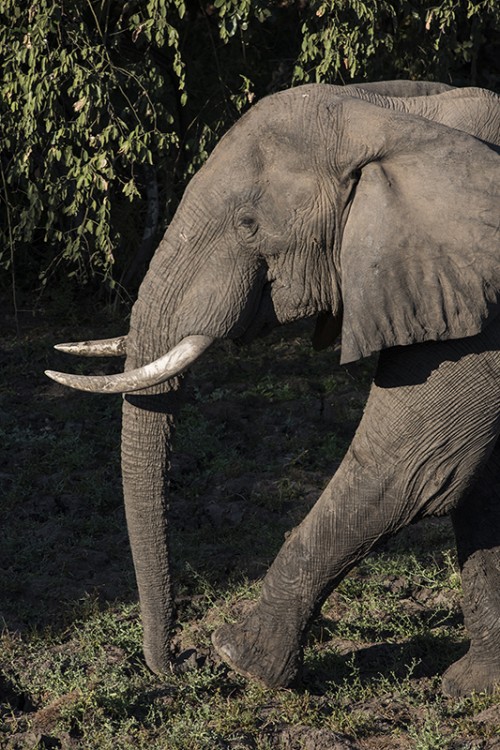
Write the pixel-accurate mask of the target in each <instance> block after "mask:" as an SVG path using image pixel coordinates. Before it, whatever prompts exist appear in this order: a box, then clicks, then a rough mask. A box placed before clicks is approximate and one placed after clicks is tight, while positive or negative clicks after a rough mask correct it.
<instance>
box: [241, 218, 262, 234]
mask: <svg viewBox="0 0 500 750" xmlns="http://www.w3.org/2000/svg"><path fill="white" fill-rule="evenodd" d="M238 227H239V228H240V229H241V230H243V232H245V234H247V235H250V236H253V235H254V234H255V233H256V231H257V229H258V228H259V225H258V224H257V220H256V219H255V217H254V216H252V215H251V214H243V216H240V217H239V219H238Z"/></svg>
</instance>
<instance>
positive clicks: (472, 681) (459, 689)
mask: <svg viewBox="0 0 500 750" xmlns="http://www.w3.org/2000/svg"><path fill="white" fill-rule="evenodd" d="M495 687H500V658H499V657H495V658H492V659H491V660H490V661H487V662H485V661H484V660H481V661H479V660H477V659H474V657H473V656H472V655H471V652H470V651H469V652H468V653H467V654H465V656H463V657H462V658H461V659H459V660H458V661H456V662H455V663H454V664H452V665H451V666H450V667H448V669H447V670H446V672H445V673H444V675H443V681H442V690H443V693H444V694H445V695H447V696H449V697H450V698H463V697H465V696H468V695H470V694H471V693H490V694H491V693H493V691H494V690H495Z"/></svg>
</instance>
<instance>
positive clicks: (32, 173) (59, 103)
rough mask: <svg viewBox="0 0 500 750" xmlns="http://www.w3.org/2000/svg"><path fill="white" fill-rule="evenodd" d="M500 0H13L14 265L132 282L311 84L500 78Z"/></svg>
mask: <svg viewBox="0 0 500 750" xmlns="http://www.w3.org/2000/svg"><path fill="white" fill-rule="evenodd" d="M499 40H500V7H499V6H498V3H497V0H481V1H480V2H479V1H475V2H474V1H473V0H434V3H433V2H431V0H413V2H410V1H409V0H380V2H376V3H371V2H368V0H365V2H362V1H361V0H342V1H339V0H324V1H321V0H295V1H294V0H281V1H280V2H271V0H256V1H254V2H251V0H212V2H207V0H147V1H146V0H127V1H126V2H124V1H123V0H84V1H83V2H82V1H81V0H65V1H64V2H63V1H62V0H37V1H35V0H30V1H29V2H28V0H4V2H3V3H2V6H1V8H0V49H2V50H3V76H2V79H1V82H0V107H1V112H0V122H1V145H0V148H1V161H0V170H1V172H0V212H1V222H0V232H1V244H0V271H1V273H2V278H3V279H4V281H5V283H10V284H13V285H14V286H17V287H21V288H37V287H43V286H44V285H45V284H46V283H47V281H48V280H49V279H58V280H59V281H60V280H61V279H63V278H64V279H66V278H70V279H75V280H76V281H77V282H78V283H79V284H82V283H83V282H88V281H89V280H93V279H96V278H97V279H98V280H99V279H104V280H105V282H106V286H107V287H108V288H109V286H111V287H114V288H115V289H121V288H123V287H125V288H128V289H131V290H133V288H134V287H135V286H136V284H137V283H138V281H139V280H140V278H141V276H142V273H143V270H144V268H145V265H146V263H147V261H148V259H149V257H150V255H151V253H152V252H153V250H154V246H155V243H156V241H157V239H158V236H159V235H160V234H161V232H162V231H163V229H164V227H165V225H166V224H167V223H168V221H169V219H170V218H171V216H172V214H173V212H174V210H175V207H176V205H177V202H178V200H179V196H180V194H181V193H182V189H183V187H184V185H185V183H186V180H187V179H189V177H190V176H191V175H192V174H193V172H194V171H196V169H197V168H198V167H199V165H200V164H201V163H202V162H203V161H204V159H205V158H206V156H207V154H208V152H209V151H210V148H211V147H212V145H213V143H214V141H215V140H216V139H217V138H218V137H219V136H220V134H221V133H222V132H223V131H224V130H225V129H227V128H228V127H229V125H230V124H232V122H233V121H234V120H235V119H236V118H237V117H238V115H239V114H240V113H241V111H243V110H244V109H245V108H246V107H248V106H250V105H251V104H252V102H253V101H255V100H256V99H257V98H259V97H261V96H263V95H265V94H266V93H269V92H272V91H276V90H279V89H281V88H286V87H288V86H290V85H297V84H300V83H303V82H306V81H329V82H337V83H348V82H350V81H353V80H364V79H381V78H398V77H399V78H401V77H403V78H428V79H439V80H445V81H451V82H454V83H457V84H459V85H460V84H477V85H484V86H487V87H490V88H498V87H499V86H500V60H499V55H498V42H499Z"/></svg>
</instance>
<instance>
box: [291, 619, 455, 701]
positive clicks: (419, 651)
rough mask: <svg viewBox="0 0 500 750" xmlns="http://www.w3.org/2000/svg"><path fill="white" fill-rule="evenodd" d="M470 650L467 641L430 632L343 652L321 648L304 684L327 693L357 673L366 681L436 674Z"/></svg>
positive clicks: (311, 688)
mask: <svg viewBox="0 0 500 750" xmlns="http://www.w3.org/2000/svg"><path fill="white" fill-rule="evenodd" d="M466 651H467V644H466V643H457V641H456V640H455V639H453V638H450V637H447V636H439V637H436V636H434V635H432V634H431V633H429V634H425V635H422V636H417V637H415V638H411V639H409V640H408V641H405V642H404V643H378V644H375V645H372V646H367V647H366V648H360V649H359V650H356V651H352V652H349V653H347V654H343V655H338V654H332V653H328V654H326V655H325V654H321V652H320V653H318V654H316V655H315V656H314V658H312V659H310V660H309V661H308V662H307V668H306V670H305V674H304V685H305V686H306V687H307V689H308V690H310V691H311V692H314V693H323V692H325V691H326V690H327V689H328V690H331V688H332V685H341V684H342V683H344V682H345V681H349V680H352V679H353V675H355V677H356V679H357V680H359V681H360V682H361V684H362V685H364V684H368V683H369V682H371V681H372V680H373V679H374V678H377V677H378V676H379V675H383V676H384V677H388V678H390V677H391V676H393V677H394V678H395V679H396V680H401V679H404V678H406V677H407V676H408V675H409V674H410V673H411V676H412V678H416V679H420V678H424V677H428V678H430V677H435V676H436V675H441V674H443V673H444V671H445V670H446V668H447V667H448V666H449V665H450V664H452V663H453V662H455V661H456V660H457V659H460V658H461V657H462V656H463V655H464V654H465V653H466Z"/></svg>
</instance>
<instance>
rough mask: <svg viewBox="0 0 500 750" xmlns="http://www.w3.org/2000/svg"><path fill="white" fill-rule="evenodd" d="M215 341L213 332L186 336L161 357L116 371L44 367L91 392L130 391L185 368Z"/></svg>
mask: <svg viewBox="0 0 500 750" xmlns="http://www.w3.org/2000/svg"><path fill="white" fill-rule="evenodd" d="M213 341H214V339H213V337H212V336H187V337H186V338H184V339H182V341H180V342H179V343H178V344H177V345H176V346H174V348H173V349H171V350H170V351H169V352H168V353H167V354H164V355H163V357H160V358H159V359H156V360H155V361H154V362H151V363H150V364H148V365H144V367H138V368H137V369H136V370H128V371H127V372H124V373H120V374H118V375H88V376H87V375H71V374H69V373H65V372H54V371H53V370H46V371H45V374H46V375H48V377H49V378H52V380H55V381H56V382H57V383H61V384H62V385H67V386H69V387H70V388H76V389H77V390H80V391H89V392H90V393H131V392H132V391H139V390H142V389H143V388H150V387H151V386H153V385H158V384H159V383H164V382H165V381H166V380H169V379H170V378H173V377H175V376H176V375H180V374H181V372H184V370H187V368H188V367H189V366H190V365H192V364H193V363H194V362H196V360H197V359H198V358H199V357H200V356H201V354H203V352H204V351H205V350H206V349H208V347H209V346H210V344H212V343H213Z"/></svg>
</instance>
